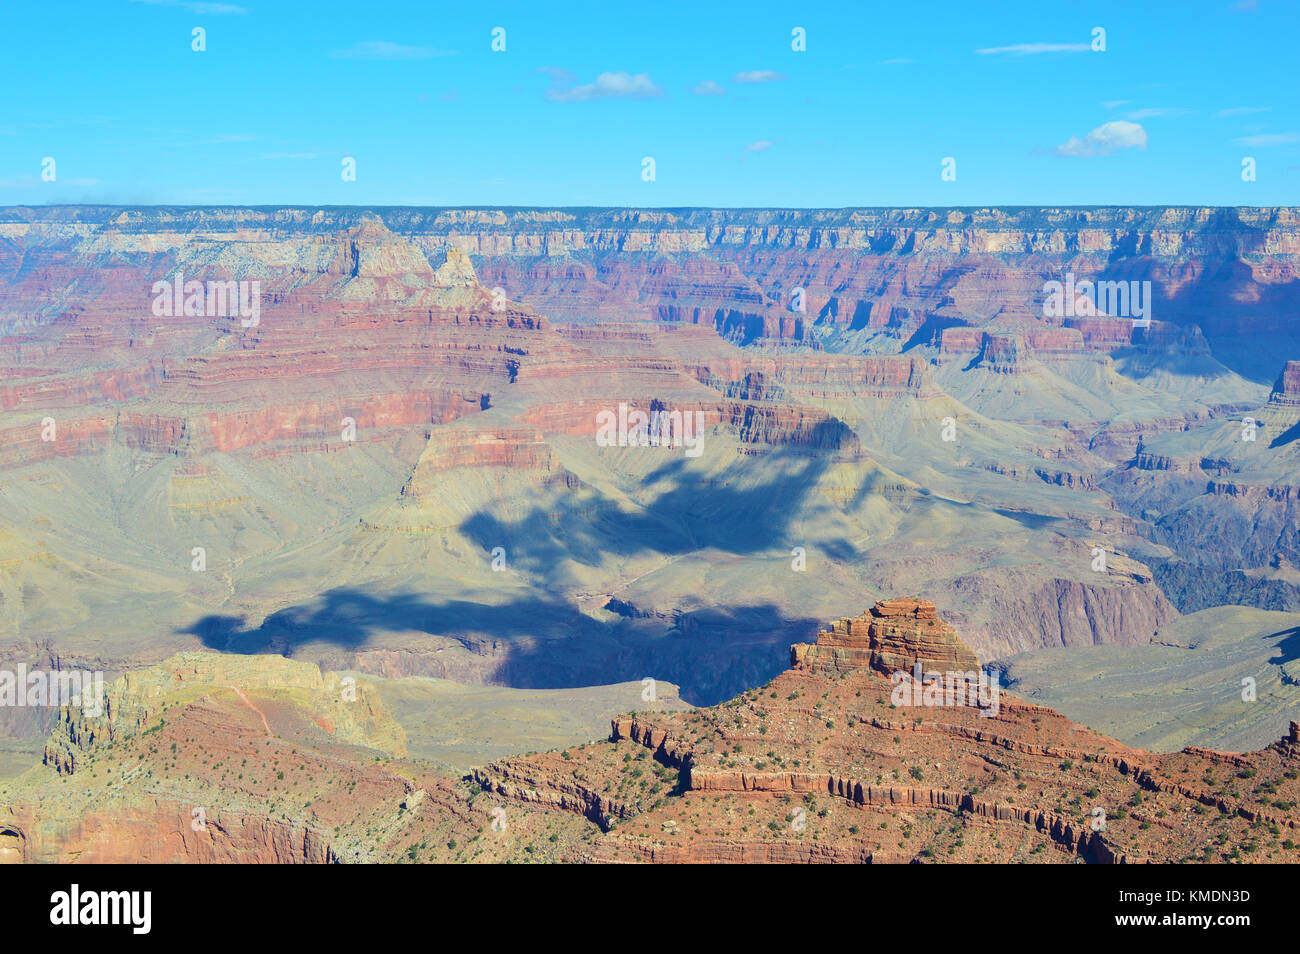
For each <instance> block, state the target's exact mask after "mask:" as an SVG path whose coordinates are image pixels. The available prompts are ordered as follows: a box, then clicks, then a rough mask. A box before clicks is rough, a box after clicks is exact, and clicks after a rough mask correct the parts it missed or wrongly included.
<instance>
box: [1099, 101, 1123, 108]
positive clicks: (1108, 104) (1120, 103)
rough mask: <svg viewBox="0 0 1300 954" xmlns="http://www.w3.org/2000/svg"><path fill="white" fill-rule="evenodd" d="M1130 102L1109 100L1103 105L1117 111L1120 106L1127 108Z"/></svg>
mask: <svg viewBox="0 0 1300 954" xmlns="http://www.w3.org/2000/svg"><path fill="white" fill-rule="evenodd" d="M1129 102H1130V101H1129V100H1127V99H1108V100H1106V102H1104V103H1102V104H1101V105H1102V106H1103V107H1104V108H1106V109H1117V108H1118V107H1120V106H1127V105H1128V104H1129Z"/></svg>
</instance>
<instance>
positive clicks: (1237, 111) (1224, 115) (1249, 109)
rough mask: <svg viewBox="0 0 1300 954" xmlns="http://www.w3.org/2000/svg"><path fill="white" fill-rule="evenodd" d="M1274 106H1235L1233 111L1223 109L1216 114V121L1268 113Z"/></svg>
mask: <svg viewBox="0 0 1300 954" xmlns="http://www.w3.org/2000/svg"><path fill="white" fill-rule="evenodd" d="M1272 108H1273V107H1272V106H1233V107H1232V108H1231V109H1221V110H1219V111H1218V112H1217V113H1215V114H1214V118H1215V119H1229V118H1231V117H1233V116H1252V115H1254V114H1255V113H1267V112H1268V111H1269V110H1271V109H1272Z"/></svg>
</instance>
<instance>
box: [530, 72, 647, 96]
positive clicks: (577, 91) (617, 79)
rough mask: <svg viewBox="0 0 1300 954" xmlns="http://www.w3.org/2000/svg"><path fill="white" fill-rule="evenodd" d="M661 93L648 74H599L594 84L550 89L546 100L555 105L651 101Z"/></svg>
mask: <svg viewBox="0 0 1300 954" xmlns="http://www.w3.org/2000/svg"><path fill="white" fill-rule="evenodd" d="M663 92H664V91H663V90H661V89H660V88H659V87H658V86H656V85H655V84H654V80H652V79H650V74H648V73H637V74H636V75H635V76H633V75H632V74H631V73H601V74H600V75H599V76H597V77H596V82H594V83H584V84H583V85H581V86H574V87H571V88H568V89H564V88H558V87H552V88H551V89H548V90H547V91H546V98H547V99H549V100H551V101H552V102H555V103H580V102H582V101H584V100H588V99H609V98H623V99H652V98H654V97H656V96H662V95H663Z"/></svg>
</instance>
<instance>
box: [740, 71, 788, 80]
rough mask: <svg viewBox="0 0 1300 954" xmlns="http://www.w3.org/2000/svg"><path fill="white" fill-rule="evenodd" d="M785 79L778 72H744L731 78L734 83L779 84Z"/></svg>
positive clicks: (782, 74)
mask: <svg viewBox="0 0 1300 954" xmlns="http://www.w3.org/2000/svg"><path fill="white" fill-rule="evenodd" d="M783 79H785V74H784V73H778V72H776V70H744V71H743V72H740V73H737V74H736V75H735V76H733V77H732V78H731V80H732V82H733V83H777V82H780V81H781V80H783Z"/></svg>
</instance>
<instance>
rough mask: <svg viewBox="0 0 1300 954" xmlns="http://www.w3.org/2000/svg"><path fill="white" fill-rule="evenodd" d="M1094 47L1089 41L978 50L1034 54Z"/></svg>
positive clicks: (1071, 51) (1019, 44) (985, 52)
mask: <svg viewBox="0 0 1300 954" xmlns="http://www.w3.org/2000/svg"><path fill="white" fill-rule="evenodd" d="M1091 49H1092V47H1091V46H1089V45H1088V44H1087V43H1016V44H1014V45H1012V46H987V47H985V48H984V49H982V50H976V51H975V52H976V53H979V54H981V55H983V56H990V55H993V54H997V53H1008V54H1010V55H1011V56H1033V55H1034V54H1036V53H1086V52H1088V51H1089V50H1091Z"/></svg>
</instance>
